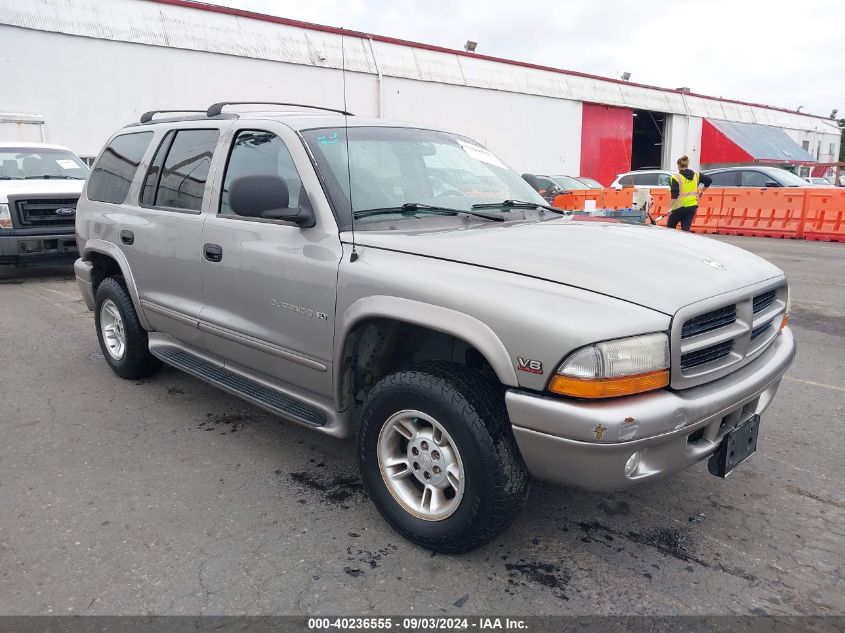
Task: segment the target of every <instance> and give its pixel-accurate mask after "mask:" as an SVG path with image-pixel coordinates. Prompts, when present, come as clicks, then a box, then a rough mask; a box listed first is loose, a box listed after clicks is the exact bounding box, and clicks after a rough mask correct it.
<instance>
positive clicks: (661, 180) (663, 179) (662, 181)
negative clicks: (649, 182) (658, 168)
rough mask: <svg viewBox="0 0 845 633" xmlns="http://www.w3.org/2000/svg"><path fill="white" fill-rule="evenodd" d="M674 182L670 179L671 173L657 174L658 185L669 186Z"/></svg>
mask: <svg viewBox="0 0 845 633" xmlns="http://www.w3.org/2000/svg"><path fill="white" fill-rule="evenodd" d="M671 184H672V183H671V182H670V181H669V174H657V186H658V187H669V186H670V185H671Z"/></svg>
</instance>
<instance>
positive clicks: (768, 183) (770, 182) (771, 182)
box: [766, 180, 780, 187]
mask: <svg viewBox="0 0 845 633" xmlns="http://www.w3.org/2000/svg"><path fill="white" fill-rule="evenodd" d="M766 186H767V187H780V183H779V182H775V181H774V180H767V181H766Z"/></svg>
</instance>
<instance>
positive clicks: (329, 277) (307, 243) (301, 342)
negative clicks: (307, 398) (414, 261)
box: [200, 122, 341, 396]
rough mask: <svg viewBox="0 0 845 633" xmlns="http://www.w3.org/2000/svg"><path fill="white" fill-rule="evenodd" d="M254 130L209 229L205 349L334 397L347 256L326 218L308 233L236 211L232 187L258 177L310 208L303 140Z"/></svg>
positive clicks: (234, 154) (246, 132)
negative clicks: (340, 282) (342, 265)
mask: <svg viewBox="0 0 845 633" xmlns="http://www.w3.org/2000/svg"><path fill="white" fill-rule="evenodd" d="M247 125H248V124H246V123H244V124H242V125H240V126H239V127H238V128H236V129H233V131H232V132H231V134H230V136H231V139H232V140H231V143H230V150H229V152H230V153H229V159H228V161H227V164H225V165H222V166H221V169H222V170H223V173H222V176H221V177H220V178H219V179H218V181H219V182H220V183H221V186H220V191H219V197H218V202H217V205H218V209H217V211H218V212H217V213H213V212H211V213H209V215H208V217H207V219H206V221H205V224H204V226H203V233H202V242H203V244H204V247H205V248H211V249H213V252H214V253H215V255H214V256H213V257H211V258H206V259H204V260H203V262H202V285H203V308H202V312H201V315H200V328H201V329H202V330H203V331H204V337H205V343H204V346H205V347H206V348H207V349H208V350H209V351H210V352H212V353H216V354H219V355H220V356H222V357H223V358H225V359H226V362H227V363H234V364H235V365H240V366H241V367H243V368H246V369H248V370H251V371H253V372H260V373H261V374H264V375H266V376H268V377H269V378H271V379H273V380H275V381H281V382H282V383H287V384H288V385H292V386H295V387H298V388H300V389H307V390H309V391H311V392H314V393H317V394H320V395H326V396H328V395H330V394H331V392H332V387H331V359H332V346H333V334H334V311H335V300H336V284H337V268H338V263H339V261H340V257H341V246H340V241H339V239H338V234H337V228H336V227H335V226H332V227H327V226H321V222H320V218H319V217H318V219H317V225H316V226H314V227H311V228H300V227H298V226H295V225H293V224H290V223H285V222H282V221H277V220H265V219H261V218H250V217H243V216H239V215H237V214H236V213H235V212H234V211H233V210H232V209H231V207H230V206H229V204H228V191H229V187H230V185H231V183H232V182H233V181H234V180H235V179H237V178H239V177H242V176H253V175H273V176H280V177H281V178H283V179H284V180H285V181H286V183H287V185H288V191H289V200H288V201H287V204H286V205H285V204H283V202H280V206H288V207H291V208H295V207H301V206H303V205H309V204H310V201H309V197H308V194H307V193H306V191H305V188H304V186H303V183H302V179H301V178H300V172H301V170H303V169H312V167H311V165H310V163H309V162H308V158H307V155H306V154H305V151H304V150H303V148H302V145H301V143H300V142H299V140H298V139H297V137H296V136H295V134H294V133H293V132H292V131H291V130H290V129H289V128H287V127H286V126H283V125H281V124H270V123H268V122H262V125H263V129H259V127H258V126H256V127H246V126H247ZM292 154H293V156H296V160H294V158H292ZM212 211H213V210H212ZM217 253H219V255H218V254H217Z"/></svg>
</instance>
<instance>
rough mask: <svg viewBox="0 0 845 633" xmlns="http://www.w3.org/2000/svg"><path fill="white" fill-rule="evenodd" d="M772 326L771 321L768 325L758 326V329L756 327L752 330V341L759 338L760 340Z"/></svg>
mask: <svg viewBox="0 0 845 633" xmlns="http://www.w3.org/2000/svg"><path fill="white" fill-rule="evenodd" d="M771 325H772V322H771V321H769V322H767V323H764V324H763V325H758V326H757V327H755V328H754V329H753V330H751V340H752V341H755V340H757V339H758V338H760V337H761V336H763V334H765V333H766V332H767V331H768V329H769V327H770V326H771Z"/></svg>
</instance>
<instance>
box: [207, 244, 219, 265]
mask: <svg viewBox="0 0 845 633" xmlns="http://www.w3.org/2000/svg"><path fill="white" fill-rule="evenodd" d="M203 254H204V255H205V258H206V259H207V260H208V261H210V262H219V261H220V260H222V259H223V248H222V247H221V246H220V245H219V244H206V245H205V246H203Z"/></svg>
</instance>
